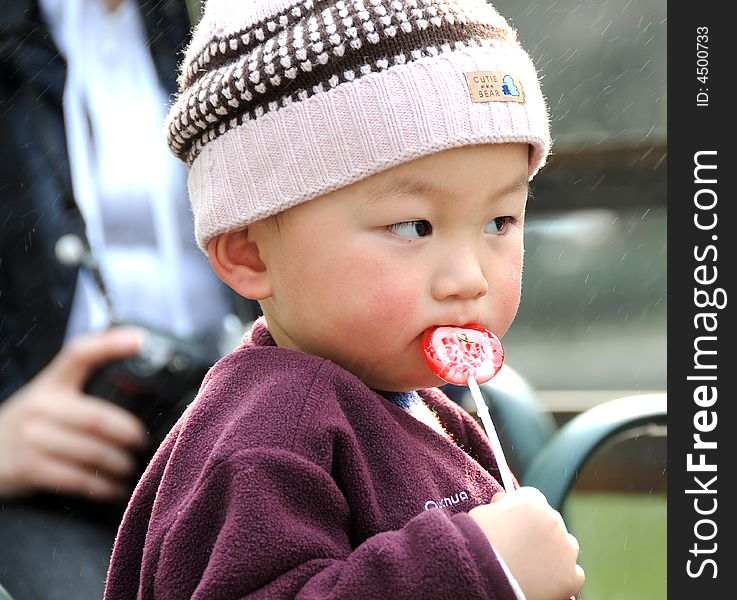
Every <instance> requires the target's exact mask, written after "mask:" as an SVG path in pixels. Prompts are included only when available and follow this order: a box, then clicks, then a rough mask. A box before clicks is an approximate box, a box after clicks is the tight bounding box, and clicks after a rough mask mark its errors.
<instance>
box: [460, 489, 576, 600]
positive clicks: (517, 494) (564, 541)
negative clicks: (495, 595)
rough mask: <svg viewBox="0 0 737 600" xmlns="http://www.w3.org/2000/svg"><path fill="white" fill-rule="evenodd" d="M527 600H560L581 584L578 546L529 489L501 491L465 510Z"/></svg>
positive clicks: (537, 493)
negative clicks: (481, 503)
mask: <svg viewBox="0 0 737 600" xmlns="http://www.w3.org/2000/svg"><path fill="white" fill-rule="evenodd" d="M468 514H469V516H471V517H472V518H473V519H474V520H475V521H476V523H478V525H479V527H481V529H482V530H483V532H484V533H485V534H486V537H487V538H488V540H489V542H490V543H491V545H492V547H493V548H494V551H495V552H496V553H497V554H498V555H499V556H501V558H502V560H504V562H505V563H506V565H507V567H509V570H510V571H511V572H512V575H514V578H515V579H516V580H517V583H519V585H520V587H521V588H522V591H523V592H524V593H525V596H526V597H527V600H564V599H565V598H570V597H571V596H573V595H575V594H577V593H578V592H579V590H580V589H581V587H582V586H583V583H584V572H583V569H582V568H581V567H580V566H579V565H578V564H577V560H578V553H579V547H578V541H577V540H576V538H575V537H573V536H572V535H571V534H570V533H568V530H567V529H566V526H565V523H564V522H563V518H562V517H561V516H560V513H559V512H558V511H556V510H555V509H553V508H552V507H551V506H550V505H549V504H548V502H547V500H546V499H545V496H543V494H542V493H541V492H540V491H539V490H537V489H535V488H532V487H523V488H520V489H518V490H515V491H514V492H509V493H505V492H500V493H499V494H497V495H495V496H494V498H492V501H491V503H490V504H483V505H481V506H477V507H475V508H473V509H471V510H470V511H469V513H468Z"/></svg>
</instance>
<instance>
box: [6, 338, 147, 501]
mask: <svg viewBox="0 0 737 600" xmlns="http://www.w3.org/2000/svg"><path fill="white" fill-rule="evenodd" d="M141 342H142V335H141V332H140V331H138V330H136V329H133V328H123V327H117V328H113V329H110V330H108V331H105V332H102V333H95V334H90V335H84V336H80V337H78V338H77V339H75V340H73V341H72V342H71V343H69V344H67V345H66V346H65V347H64V348H63V349H62V350H61V352H59V354H58V355H57V356H56V357H55V358H54V360H53V361H52V362H51V363H49V364H48V366H47V367H46V368H45V369H44V370H43V371H41V372H40V373H39V374H38V375H37V376H36V377H34V378H33V379H32V380H31V381H29V382H28V383H27V384H26V385H25V386H24V387H23V388H21V389H20V390H18V391H17V392H16V393H15V394H13V395H12V396H10V397H9V398H8V399H7V400H6V401H5V402H3V403H2V404H0V498H10V497H15V496H22V495H26V494H29V493H33V492H35V491H49V492H56V493H64V494H72V495H77V496H83V497H89V498H97V499H103V500H104V499H114V498H117V497H120V496H121V495H123V494H124V493H126V491H127V490H128V488H129V485H128V484H129V482H128V479H129V478H130V476H131V474H132V473H133V471H134V469H135V466H136V462H135V452H136V451H137V450H139V449H141V448H142V447H143V446H144V444H145V439H146V437H145V428H144V425H143V423H142V422H141V421H140V420H139V419H138V418H137V417H135V416H134V415H132V414H131V413H129V412H128V411H126V410H123V409H122V408H120V407H118V406H116V405H114V404H112V403H110V402H107V401H105V400H102V399H99V398H95V397H93V396H89V395H87V394H85V393H84V392H83V388H84V386H85V383H86V381H87V379H88V377H89V376H90V374H91V373H92V372H93V371H94V370H95V369H96V368H98V367H99V366H101V365H103V364H104V363H106V362H109V361H111V360H115V359H119V358H124V357H127V356H132V355H133V354H135V353H136V352H137V351H138V350H139V349H140V346H141Z"/></svg>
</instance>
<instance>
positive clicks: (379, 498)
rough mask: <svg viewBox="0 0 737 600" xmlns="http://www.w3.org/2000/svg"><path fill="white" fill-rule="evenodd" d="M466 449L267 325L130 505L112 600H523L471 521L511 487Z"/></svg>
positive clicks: (445, 417) (215, 381) (469, 441)
mask: <svg viewBox="0 0 737 600" xmlns="http://www.w3.org/2000/svg"><path fill="white" fill-rule="evenodd" d="M419 393H420V396H421V397H422V399H423V400H424V401H425V403H426V404H427V405H428V406H429V407H430V408H431V409H432V410H433V411H435V413H436V414H437V416H438V417H439V419H440V421H441V422H442V424H443V426H444V427H445V429H446V431H447V432H448V433H449V434H450V437H451V439H449V438H446V437H444V436H442V435H440V434H438V433H436V432H435V431H434V430H432V429H431V428H430V427H428V426H427V425H425V424H424V423H422V422H420V421H418V420H417V419H415V418H414V417H412V416H411V415H410V414H408V413H407V412H406V411H404V410H402V408H400V407H399V406H397V405H396V404H394V403H392V402H391V401H390V400H388V399H387V398H385V397H383V396H382V395H380V394H378V393H376V392H375V391H372V390H371V389H369V388H368V387H366V385H364V384H363V383H362V382H361V381H360V380H359V379H357V378H356V377H355V376H354V375H352V374H351V373H349V372H348V371H346V370H344V369H342V368H340V367H338V366H337V365H335V364H334V363H332V362H330V361H328V360H325V359H322V358H319V357H317V356H312V355H309V354H305V353H302V352H297V351H294V350H288V349H284V348H278V347H276V346H275V345H274V341H273V339H272V338H271V336H270V334H269V333H268V330H267V329H266V326H265V324H264V322H263V321H262V320H259V321H257V323H256V324H255V325H254V328H253V330H252V333H251V335H250V336H247V337H246V339H245V340H244V343H243V344H242V345H241V346H239V347H238V348H237V349H236V350H235V351H233V352H232V353H231V354H229V355H228V356H226V357H224V358H223V359H221V360H220V361H219V362H218V363H217V364H216V365H215V366H214V367H213V368H212V369H211V370H210V372H209V373H208V375H207V377H206V378H205V380H204V382H203V384H202V387H201V390H200V393H199V394H198V397H197V398H196V400H195V401H194V402H193V403H192V404H191V405H190V406H189V408H188V409H187V411H186V412H185V414H184V415H183V416H182V418H181V419H180V420H179V422H178V423H177V424H176V425H175V427H174V428H173V429H172V431H171V432H170V434H169V435H168V437H167V438H166V440H165V441H164V442H163V443H162V445H161V447H160V448H159V450H158V452H157V453H156V455H155V456H154V458H153V459H152V461H151V463H150V464H149V467H148V469H147V470H146V472H145V474H144V475H143V477H142V478H141V480H140V482H139V484H138V486H137V487H136V490H135V492H134V494H133V496H132V498H131V500H130V503H129V505H128V508H127V510H126V513H125V516H124V518H123V521H122V523H121V525H120V529H119V531H118V536H117V539H116V541H115V547H114V549H113V555H112V559H111V563H110V569H109V573H108V579H107V587H106V591H105V599H106V600H118V599H122V598H139V599H151V598H159V599H162V600H176V599H178V598H203V599H204V598H206V599H208V600H210V599H218V600H220V599H228V598H269V599H271V598H274V599H276V598H305V599H313V598H314V599H320V600H324V599H329V598H351V599H357V598H360V599H373V598H376V599H382V600H384V599H387V598H392V599H415V598H417V599H422V600H426V599H432V598H439V599H440V598H443V599H444V598H448V599H451V598H453V599H455V598H463V599H464V600H465V599H482V598H487V599H491V598H493V599H495V600H515V598H516V596H515V594H514V591H513V590H512V588H511V586H510V584H509V581H508V579H507V578H506V576H505V575H504V572H503V570H502V567H501V565H500V564H499V562H498V560H497V558H496V556H495V554H494V551H493V550H492V547H491V546H490V544H489V542H488V541H487V539H486V537H485V536H484V534H483V533H482V531H481V529H479V527H478V526H477V525H476V523H475V522H474V521H473V519H471V518H470V517H469V516H468V515H467V512H468V511H469V510H470V509H471V508H473V507H474V506H476V505H478V504H482V503H487V502H489V501H490V500H491V497H492V496H493V495H494V494H495V493H496V492H498V491H500V490H501V489H502V487H501V485H500V484H499V483H498V480H499V477H498V471H497V468H496V463H495V461H494V457H493V455H492V451H491V448H490V446H489V444H488V443H487V440H486V437H485V435H484V433H483V431H482V430H481V429H480V428H479V427H478V426H477V425H476V423H475V422H474V421H473V419H472V418H471V417H470V416H469V415H468V414H467V413H465V412H464V411H463V410H462V409H461V408H460V407H458V406H457V405H456V404H454V403H453V402H452V401H450V400H449V399H448V398H447V397H446V396H444V395H443V394H442V393H441V392H440V391H438V390H434V389H433V390H421V391H420V392H419Z"/></svg>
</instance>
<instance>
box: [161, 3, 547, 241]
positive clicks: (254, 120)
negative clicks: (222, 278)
mask: <svg viewBox="0 0 737 600" xmlns="http://www.w3.org/2000/svg"><path fill="white" fill-rule="evenodd" d="M179 87H180V93H179V95H178V97H177V100H176V102H175V103H174V105H173V106H172V108H171V110H170V113H169V116H168V118H167V123H166V129H167V136H168V143H169V146H170V147H171V149H172V151H173V152H174V154H175V155H176V156H178V157H179V158H180V159H182V160H183V161H184V162H186V163H187V165H188V166H189V180H188V186H189V194H190V201H191V203H192V209H193V212H194V219H195V234H196V238H197V242H198V244H199V246H200V248H201V249H202V250H203V251H205V252H206V251H207V244H208V242H209V241H210V240H211V239H212V238H213V237H215V236H216V235H218V234H220V233H223V232H225V231H229V230H232V229H239V228H242V227H244V226H246V225H248V224H250V223H253V222H254V221H258V220H260V219H263V218H265V217H268V216H271V215H274V214H277V213H280V212H282V211H284V210H286V209H287V208H290V207H292V206H295V205H297V204H300V203H302V202H306V201H308V200H312V199H314V198H317V197H319V196H322V195H324V194H326V193H328V192H331V191H333V190H336V189H338V188H341V187H344V186H346V185H349V184H351V183H354V182H356V181H358V180H361V179H365V178H366V177H368V176H370V175H373V174H375V173H379V172H381V171H384V170H386V169H389V168H391V167H394V166H396V165H399V164H401V163H403V162H407V161H410V160H413V159H415V158H419V157H422V156H425V155H428V154H433V153H435V152H439V151H441V150H446V149H449V148H456V147H459V146H467V145H473V144H485V143H505V142H521V143H527V144H529V145H530V153H529V170H528V174H529V177H530V178H532V177H533V176H534V175H535V173H536V172H537V171H538V169H539V168H540V167H541V166H542V165H543V164H544V162H545V159H546V157H547V155H548V152H549V149H550V132H549V122H548V114H547V108H546V105H545V100H544V99H543V96H542V93H541V91H540V86H539V82H538V77H537V73H536V71H535V68H534V66H533V64H532V61H531V60H530V58H529V57H528V55H527V54H526V53H525V51H524V50H523V49H522V48H521V47H520V45H519V43H518V41H517V38H516V34H515V32H514V30H513V29H511V28H510V26H509V25H508V24H507V22H506V21H505V19H504V18H503V17H501V16H500V15H499V14H498V13H497V12H496V10H495V9H494V8H493V7H492V6H491V5H490V4H488V3H487V2H485V0H208V1H207V2H206V4H205V8H204V14H203V16H202V19H201V20H200V22H199V23H198V25H197V27H196V29H195V31H194V33H193V37H192V41H191V43H190V45H189V47H188V49H187V51H186V54H185V58H184V61H183V63H182V70H181V74H180V76H179Z"/></svg>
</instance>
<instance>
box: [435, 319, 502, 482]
mask: <svg viewBox="0 0 737 600" xmlns="http://www.w3.org/2000/svg"><path fill="white" fill-rule="evenodd" d="M422 350H423V353H424V355H425V361H427V364H428V366H429V367H430V369H431V370H432V371H433V373H435V374H436V375H437V376H438V377H440V378H441V379H444V380H445V381H447V382H448V383H455V384H456V385H467V386H468V388H469V389H470V390H471V396H472V397H473V400H474V402H475V403H476V412H477V414H478V415H479V417H481V422H482V423H483V425H484V429H485V430H486V435H487V436H488V437H489V442H490V444H491V448H492V451H493V452H494V457H495V458H496V462H497V467H498V468H499V473H500V475H501V478H502V483H503V485H504V489H505V490H506V491H508V492H511V491H513V490H514V489H515V483H514V478H513V476H512V472H511V471H510V469H509V465H508V464H507V460H506V458H505V457H504V451H503V450H502V445H501V443H500V442H499V436H498V435H497V433H496V428H495V427H494V423H493V422H492V420H491V415H490V414H489V408H488V406H486V402H485V401H484V397H483V394H482V393H481V389H480V388H479V384H480V383H486V382H487V381H489V379H491V378H492V377H494V375H496V374H497V373H498V372H499V369H501V368H502V363H504V348H502V343H501V342H500V341H499V338H498V337H496V336H495V335H494V334H493V333H491V331H489V330H487V329H484V328H483V327H482V326H481V325H477V324H475V323H471V324H468V325H464V326H463V327H454V326H449V325H441V326H439V327H438V326H436V327H430V328H429V329H426V330H425V333H423V334H422Z"/></svg>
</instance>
